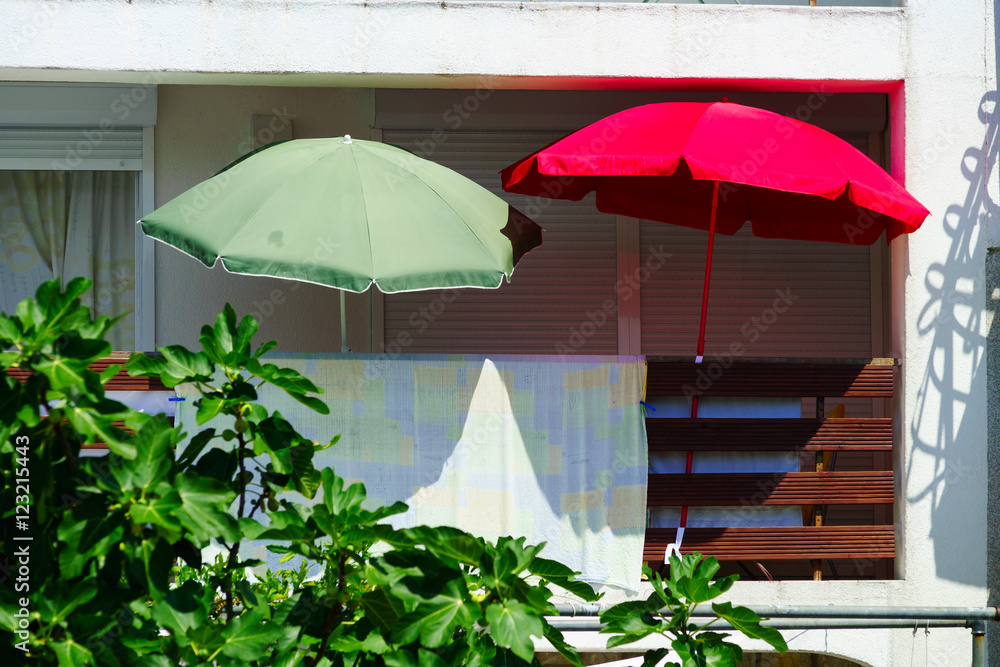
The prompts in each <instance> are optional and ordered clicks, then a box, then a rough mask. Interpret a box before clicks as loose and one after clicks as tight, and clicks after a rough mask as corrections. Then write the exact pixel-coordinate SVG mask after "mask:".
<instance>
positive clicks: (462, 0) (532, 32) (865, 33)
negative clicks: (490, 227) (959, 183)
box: [0, 0, 961, 88]
mask: <svg viewBox="0 0 1000 667" xmlns="http://www.w3.org/2000/svg"><path fill="white" fill-rule="evenodd" d="M802 4H806V3H805V2H804V1H803V2H802ZM820 4H822V3H820ZM0 7H2V10H3V17H4V20H3V21H0V44H4V45H8V44H9V45H11V47H13V48H4V49H0V69H2V70H3V71H4V77H5V78H9V79H21V78H27V79H28V80H39V79H41V80H67V79H84V80H99V81H103V80H107V81H136V80H142V79H143V78H147V79H148V80H151V81H153V82H178V83H184V82H201V83H206V82H217V83H246V82H249V81H250V80H254V81H255V82H257V83H267V84H270V85H354V86H358V85H368V86H393V85H405V86H408V87H421V86H424V85H426V86H442V87H449V86H450V87H473V88H475V85H471V86H470V83H474V81H475V80H476V79H477V78H478V77H480V76H484V75H485V76H498V77H507V78H509V81H508V83H509V84H510V85H511V86H515V85H516V86H519V87H549V86H553V85H554V86H555V87H563V88H565V87H604V86H607V85H609V84H608V82H607V81H603V82H602V79H605V78H608V77H614V78H618V79H620V80H618V81H615V82H614V83H613V84H610V85H614V86H615V87H619V88H630V87H636V88H641V87H643V86H644V85H648V86H653V87H656V86H657V85H658V83H657V82H658V81H662V80H665V79H685V80H688V83H687V84H686V85H694V86H698V85H702V84H703V83H704V81H705V80H711V79H720V80H726V79H731V78H739V79H748V80H749V79H759V80H764V81H771V82H772V83H771V84H770V85H771V86H772V87H773V85H780V83H779V84H774V83H773V82H774V81H779V82H780V81H781V80H786V79H814V80H837V81H851V80H868V81H870V80H880V81H895V80H899V79H901V78H902V77H903V74H904V71H905V67H906V56H907V51H906V46H905V41H906V21H905V11H904V10H903V9H901V8H898V7H897V8H888V7H883V8H872V7H856V8H829V7H827V8H823V7H819V8H809V7H769V6H734V5H674V4H670V3H666V2H663V3H655V4H643V3H604V4H600V3H577V2H546V3H536V2H502V1H501V2H496V1H469V0H455V1H449V2H437V1H432V0H370V1H366V0H346V1H345V0H309V1H305V0H303V1H301V2H281V1H278V0H258V1H255V2H243V1H242V0H133V2H130V3H127V2H122V1H121V0H88V2H82V3H81V2H75V1H74V0H49V1H47V2H39V0H3V1H2V3H0ZM959 13H961V12H959ZM693 79H701V80H703V81H702V82H701V83H698V82H693V81H690V80H693Z"/></svg>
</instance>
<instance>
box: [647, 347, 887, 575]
mask: <svg viewBox="0 0 1000 667" xmlns="http://www.w3.org/2000/svg"><path fill="white" fill-rule="evenodd" d="M896 366H897V363H896V362H895V361H894V360H892V359H866V360H856V359H855V360H833V359H823V360H764V359H759V360H736V361H734V360H732V359H729V360H728V363H726V364H723V363H720V362H713V361H712V360H711V359H706V360H705V362H704V363H702V364H700V365H697V364H695V363H693V361H692V360H690V359H688V360H678V359H668V358H656V357H651V358H650V359H649V373H648V380H647V397H648V398H650V399H652V398H655V397H669V396H686V397H688V398H691V397H692V396H694V395H698V396H718V397H722V396H727V397H797V398H806V399H814V400H815V405H816V412H817V416H816V417H814V418H804V419H647V420H646V431H647V437H648V443H649V450H650V453H651V454H652V453H654V452H657V451H660V452H678V451H685V452H686V451H692V452H695V454H694V455H695V456H697V453H698V452H707V451H711V452H720V451H739V452H747V451H770V452H774V451H794V452H815V453H816V458H815V461H816V463H815V469H814V470H805V471H802V472H789V473H734V474H720V473H712V474H651V475H650V476H649V488H648V495H647V498H648V500H647V504H648V506H649V507H662V506H682V505H688V506H729V507H733V506H735V507H746V506H751V505H799V506H802V507H804V508H805V510H806V511H805V512H804V514H805V515H806V519H807V520H806V523H807V525H804V526H801V527H798V526H795V527H767V528H751V527H739V528H735V527H734V528H688V529H686V531H685V534H684V541H683V550H684V551H685V552H690V551H699V552H701V553H704V554H706V555H712V556H715V557H716V558H718V559H719V560H720V561H751V562H753V561H756V562H761V561H767V562H786V561H787V562H791V561H799V562H800V563H803V564H805V565H806V566H807V568H811V569H812V573H813V578H816V579H818V578H820V576H821V572H822V563H823V562H824V561H833V562H836V561H844V560H847V561H853V565H855V567H854V568H853V569H852V568H851V567H850V565H852V564H850V563H849V564H848V566H847V567H845V566H843V565H842V566H841V569H842V570H851V571H852V572H857V571H858V570H859V569H865V568H864V567H860V568H859V567H857V564H858V563H861V564H862V565H864V566H867V565H871V564H872V563H875V562H878V563H879V564H880V565H881V566H882V567H881V568H868V569H869V571H875V572H878V571H879V570H881V572H882V573H883V576H887V575H886V574H885V573H888V572H889V571H890V570H891V567H889V565H888V564H889V563H891V559H892V558H894V557H895V532H894V528H893V526H892V525H886V524H885V523H879V522H877V521H872V522H871V523H867V524H865V525H824V524H825V521H824V517H825V516H826V514H827V511H826V508H827V506H843V505H861V506H875V507H879V506H881V507H885V506H890V505H891V504H892V503H893V501H894V477H893V472H892V471H891V470H883V469H876V468H875V466H874V464H873V466H872V469H870V470H850V471H838V470H835V469H834V470H829V469H827V468H828V465H829V460H830V455H829V453H831V452H872V453H876V456H872V457H870V459H869V460H871V461H877V460H883V461H884V460H886V459H887V458H888V457H887V456H884V454H886V453H887V452H890V451H891V450H892V443H893V433H892V420H891V419H888V418H884V417H872V418H850V419H831V418H827V417H826V416H825V403H826V399H836V398H839V397H869V398H881V399H891V398H892V396H893V382H894V377H893V376H894V371H895V367H896ZM878 453H881V454H883V456H877V454H878ZM873 515H875V514H874V513H873ZM876 516H877V515H876ZM880 516H889V517H891V516H892V512H891V507H890V509H889V511H888V512H882V513H881V515H880ZM676 534H677V531H676V529H674V528H649V529H647V531H646V544H645V549H644V558H645V559H646V560H647V561H649V562H650V563H652V564H661V563H663V559H664V553H665V550H666V548H667V546H668V545H669V544H670V543H672V542H674V541H675V539H676ZM832 569H833V570H834V571H836V567H834V568H832ZM800 571H801V569H800Z"/></svg>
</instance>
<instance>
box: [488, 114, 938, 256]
mask: <svg viewBox="0 0 1000 667" xmlns="http://www.w3.org/2000/svg"><path fill="white" fill-rule="evenodd" d="M501 175H502V180H503V187H504V189H505V190H507V191H509V192H516V193H519V194H526V195H531V196H540V197H549V198H553V199H573V200H579V199H581V198H583V197H584V196H585V195H586V194H588V193H589V192H592V191H595V192H596V193H597V208H598V209H600V210H601V211H604V212H605V213H618V214H621V215H629V216H633V217H636V218H644V219H647V220H657V221H660V222H667V223H671V224H676V225H683V226H685V227H693V228H697V229H708V228H709V216H708V215H707V211H708V208H709V206H710V205H711V204H712V199H713V189H714V186H715V184H716V183H719V196H718V211H717V220H716V223H715V224H716V227H715V229H716V231H719V232H721V233H723V234H730V235H731V234H735V233H736V231H737V230H738V229H739V228H740V227H742V226H743V224H744V223H745V222H747V221H748V220H749V221H750V222H751V223H752V225H753V233H754V235H756V236H760V237H764V238H782V239H801V240H807V241H833V242H838V243H853V244H860V245H867V244H872V243H874V242H875V241H877V240H878V238H879V237H880V236H881V234H882V232H883V231H885V232H886V233H887V239H888V240H889V241H891V240H892V239H894V238H895V237H897V236H899V235H900V234H906V233H910V232H913V231H915V230H916V229H917V228H919V227H920V224H921V223H922V222H923V220H924V218H926V217H927V215H928V214H929V213H930V212H929V211H928V210H927V209H926V208H924V207H923V206H922V205H921V204H920V203H919V202H918V201H917V200H916V199H914V198H913V197H912V196H911V195H910V194H909V193H908V192H907V191H906V190H905V189H904V188H903V187H902V186H901V185H900V184H899V183H897V182H896V181H895V180H893V178H892V177H891V176H889V174H887V173H886V172H885V171H884V170H883V169H882V168H881V167H879V166H878V165H877V164H875V162H873V161H872V160H871V159H870V158H868V157H867V156H866V155H864V154H863V153H862V152H861V151H859V150H857V149H856V148H854V147H853V146H851V145H850V144H848V143H847V142H846V141H844V140H843V139H840V138H839V137H836V136H834V135H832V134H830V133H829V132H827V131H825V130H821V129H820V128H818V127H816V126H815V125H810V124H809V123H803V122H801V121H799V120H795V119H793V118H786V117H784V116H781V115H779V114H776V113H773V112H770V111H765V110H763V109H757V108H754V107H747V106H743V105H740V104H734V103H730V102H714V103H708V104H706V103H693V102H671V103H663V104H647V105H645V106H640V107H635V108H633V109H628V110H626V111H622V112H620V113H617V114H614V115H612V116H608V117H607V118H604V119H602V120H600V121H598V122H596V123H594V124H592V125H588V126H587V127H585V128H583V129H581V130H578V131H576V132H574V133H573V134H570V135H568V136H566V137H564V138H563V139H560V140H559V141H556V142H555V143H553V144H551V145H549V146H547V147H545V148H543V149H542V150H540V151H538V152H536V153H534V154H532V155H530V156H528V157H526V158H524V159H523V160H521V161H520V162H517V163H516V164H513V165H511V166H509V167H507V168H506V169H504V170H503V172H501Z"/></svg>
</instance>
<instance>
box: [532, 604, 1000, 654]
mask: <svg viewBox="0 0 1000 667" xmlns="http://www.w3.org/2000/svg"><path fill="white" fill-rule="evenodd" d="M556 608H557V609H558V611H559V616H558V617H550V618H549V619H548V621H549V623H550V624H552V625H553V626H554V627H556V628H559V629H560V630H566V631H597V630H600V629H601V627H602V623H601V621H600V619H599V618H597V616H599V615H600V614H601V613H602V612H603V611H605V610H606V609H607V608H608V607H607V606H606V605H600V604H579V605H576V604H558V605H556ZM749 608H750V609H751V610H752V611H753V612H754V613H756V614H757V615H758V616H761V617H763V618H767V619H768V620H766V621H764V623H763V625H764V626H765V627H769V628H774V629H777V630H808V629H863V628H869V629H875V628H909V627H914V628H918V627H920V626H923V627H925V628H949V627H965V628H969V629H971V630H972V667H986V623H987V621H993V622H994V623H995V622H1000V609H998V608H997V607H870V606H852V607H834V606H826V607H824V606H817V605H814V606H808V605H801V606H798V605H795V606H792V605H752V606H750V607H749ZM691 615H692V616H696V617H706V616H715V612H714V611H712V608H711V605H707V604H701V605H698V606H697V607H695V608H694V610H693V611H692V613H691ZM712 628H713V629H719V630H733V629H734V628H733V627H732V626H731V625H730V624H729V623H726V622H724V621H718V622H715V623H713V624H712Z"/></svg>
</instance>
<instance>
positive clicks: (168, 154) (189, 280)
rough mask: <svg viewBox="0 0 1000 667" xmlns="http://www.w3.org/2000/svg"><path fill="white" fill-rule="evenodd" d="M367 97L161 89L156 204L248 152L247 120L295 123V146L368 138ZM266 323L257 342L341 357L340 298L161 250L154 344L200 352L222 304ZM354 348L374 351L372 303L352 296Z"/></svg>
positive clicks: (352, 92)
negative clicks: (205, 327) (275, 118)
mask: <svg viewBox="0 0 1000 667" xmlns="http://www.w3.org/2000/svg"><path fill="white" fill-rule="evenodd" d="M371 97H372V95H371V91H369V90H366V89H363V88H352V89H331V88H328V89H309V88H295V89H288V88H253V87H236V86H218V87H217V86H197V87H195V86H160V87H159V113H158V121H157V125H156V131H155V139H154V142H155V147H156V148H155V151H156V163H155V174H156V205H157V206H161V205H163V204H165V203H166V202H168V201H170V200H171V199H172V198H174V197H176V196H177V195H179V194H181V193H182V192H184V191H185V190H187V189H188V188H190V187H192V186H193V185H195V184H197V183H199V182H201V181H203V180H205V179H206V178H208V177H210V176H212V175H214V174H215V173H216V172H218V171H219V170H220V169H222V168H223V167H225V166H226V165H227V164H229V163H230V162H232V161H233V160H235V159H236V158H238V157H239V156H240V155H242V154H243V153H246V152H247V151H248V150H249V148H250V146H251V144H250V141H251V127H250V126H251V116H253V115H255V114H258V115H260V114H264V115H273V114H277V115H281V116H289V117H291V119H292V130H293V133H294V136H295V138H297V139H303V138H309V137H324V136H337V135H343V134H352V135H354V136H361V137H367V136H368V128H369V126H370V124H371V120H370V119H371V115H372V110H371ZM227 301H229V302H231V303H232V304H233V307H234V308H235V309H236V312H237V313H238V314H240V315H242V314H244V313H248V312H251V311H253V312H254V313H255V314H256V315H257V316H258V320H260V323H261V328H260V333H259V334H258V336H259V338H258V342H260V343H262V342H264V341H267V340H272V339H273V340H277V341H278V344H279V347H278V349H279V351H285V352H340V300H339V293H338V292H337V291H336V290H332V289H329V288H325V287H321V286H318V285H307V284H303V283H294V282H291V281H282V280H276V279H272V278H259V277H249V276H237V275H232V274H229V273H227V272H226V271H225V269H223V268H222V266H221V264H218V265H216V267H215V268H213V269H207V268H205V267H204V265H202V264H201V263H200V262H198V261H197V260H195V259H192V258H191V257H188V256H186V255H184V254H183V253H180V252H178V251H177V250H175V249H173V248H169V247H167V246H164V245H163V244H160V243H157V244H156V342H157V344H159V345H167V344H182V345H187V346H189V347H191V346H196V345H197V341H198V335H199V331H200V330H201V325H202V324H205V323H207V322H213V321H214V320H215V316H216V315H217V314H218V313H219V312H220V311H221V309H222V307H223V306H224V305H225V303H226V302H227ZM347 307H348V309H347V319H348V324H349V330H348V345H349V346H350V347H351V349H353V350H355V351H366V350H368V349H369V342H370V334H369V328H368V323H369V295H368V294H362V295H353V294H352V295H348V303H347Z"/></svg>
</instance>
